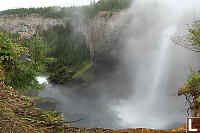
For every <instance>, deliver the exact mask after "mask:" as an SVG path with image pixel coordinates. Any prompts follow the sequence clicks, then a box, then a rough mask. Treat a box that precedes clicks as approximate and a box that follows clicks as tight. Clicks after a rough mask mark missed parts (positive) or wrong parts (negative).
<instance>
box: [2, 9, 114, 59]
mask: <svg viewBox="0 0 200 133" xmlns="http://www.w3.org/2000/svg"><path fill="white" fill-rule="evenodd" d="M105 14H106V15H105ZM107 14H108V13H106V12H101V13H100V14H99V15H97V16H96V17H94V18H93V19H89V20H88V21H87V22H85V21H81V22H80V24H79V25H78V26H76V27H74V28H75V30H79V31H81V32H82V33H83V34H84V35H85V38H86V44H87V46H88V48H89V49H90V54H91V62H93V61H94V59H95V57H96V56H99V55H105V54H107V53H109V52H110V50H111V48H112V44H113V38H116V37H113V35H114V34H113V33H116V31H115V30H116V27H115V26H114V24H113V23H111V22H112V16H111V15H107ZM113 16H114V15H113ZM69 19H70V18H65V19H53V18H44V17H41V16H39V15H38V14H32V15H27V16H12V15H9V16H7V15H3V16H0V28H2V29H4V30H8V31H11V32H15V33H18V34H20V35H21V36H22V37H27V38H29V37H30V36H31V35H33V34H34V33H36V32H37V31H38V30H48V29H49V28H52V27H53V26H55V25H63V26H65V25H66V24H67V22H68V20H69Z"/></svg>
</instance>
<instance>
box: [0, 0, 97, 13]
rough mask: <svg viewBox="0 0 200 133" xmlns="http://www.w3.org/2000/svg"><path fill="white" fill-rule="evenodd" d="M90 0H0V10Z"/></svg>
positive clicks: (77, 3)
mask: <svg viewBox="0 0 200 133" xmlns="http://www.w3.org/2000/svg"><path fill="white" fill-rule="evenodd" d="M95 1H98V0H95ZM90 2H91V0H4V1H1V4H0V11H2V10H6V9H13V8H29V7H48V6H61V7H64V6H72V5H76V6H78V5H88V4H90Z"/></svg>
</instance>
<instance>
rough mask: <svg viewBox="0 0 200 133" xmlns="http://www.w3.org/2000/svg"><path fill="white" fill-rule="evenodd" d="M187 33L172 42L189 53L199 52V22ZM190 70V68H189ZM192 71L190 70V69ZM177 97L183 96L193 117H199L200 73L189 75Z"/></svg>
mask: <svg viewBox="0 0 200 133" xmlns="http://www.w3.org/2000/svg"><path fill="white" fill-rule="evenodd" d="M188 31H189V33H188V34H187V35H186V36H182V37H180V36H178V37H175V38H173V41H174V42H175V43H176V44H178V45H181V46H183V47H185V48H187V49H189V50H191V51H194V52H197V53H198V52H200V21H196V22H194V23H193V25H192V26H191V27H189V29H188ZM190 69H191V68H190ZM191 71H192V69H191ZM178 95H179V96H180V95H184V96H185V98H186V100H187V102H188V103H189V108H188V110H187V113H188V115H189V110H190V109H191V110H192V115H193V116H199V114H200V112H199V108H198V107H199V102H200V71H198V72H194V71H192V73H191V74H190V75H189V77H188V79H187V82H186V83H185V84H184V85H183V86H182V87H181V88H180V89H179V91H178Z"/></svg>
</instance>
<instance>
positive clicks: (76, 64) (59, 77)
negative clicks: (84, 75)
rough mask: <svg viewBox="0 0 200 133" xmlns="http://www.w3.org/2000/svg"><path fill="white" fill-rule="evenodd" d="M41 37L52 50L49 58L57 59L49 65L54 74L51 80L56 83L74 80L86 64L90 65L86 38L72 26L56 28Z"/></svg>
mask: <svg viewBox="0 0 200 133" xmlns="http://www.w3.org/2000/svg"><path fill="white" fill-rule="evenodd" d="M41 36H42V37H43V38H44V39H45V40H46V42H47V43H48V44H49V46H50V49H51V50H50V51H49V52H48V54H47V56H48V57H49V58H53V59H55V60H54V62H51V63H49V64H48V70H49V72H50V73H52V74H51V77H50V79H51V80H52V81H54V82H55V83H59V84H61V83H64V82H65V81H67V80H73V79H74V78H72V77H73V75H74V74H76V72H77V71H79V70H81V69H82V68H84V67H85V64H89V61H90V51H89V49H88V47H87V45H86V42H85V37H84V36H83V34H82V33H81V32H79V31H75V30H74V29H73V28H72V27H71V26H70V24H69V25H67V26H65V27H63V26H55V27H53V28H52V29H49V30H48V31H45V32H43V33H41Z"/></svg>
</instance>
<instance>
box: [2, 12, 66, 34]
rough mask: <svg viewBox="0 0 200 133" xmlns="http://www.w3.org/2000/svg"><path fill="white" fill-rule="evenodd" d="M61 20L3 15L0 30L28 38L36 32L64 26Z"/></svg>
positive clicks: (35, 15) (34, 15) (36, 16)
mask: <svg viewBox="0 0 200 133" xmlns="http://www.w3.org/2000/svg"><path fill="white" fill-rule="evenodd" d="M65 24H66V22H65V21H64V20H62V19H52V18H43V17H41V16H38V15H37V14H32V15H28V16H24V17H20V16H12V15H9V16H7V15H3V16H1V17H0V28H2V29H4V30H9V31H11V32H15V33H19V34H20V35H21V36H23V37H30V36H31V35H33V34H34V33H36V31H37V30H39V28H40V29H42V30H47V29H49V28H52V27H53V26H55V25H63V26H64V25H65Z"/></svg>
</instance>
